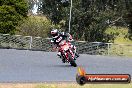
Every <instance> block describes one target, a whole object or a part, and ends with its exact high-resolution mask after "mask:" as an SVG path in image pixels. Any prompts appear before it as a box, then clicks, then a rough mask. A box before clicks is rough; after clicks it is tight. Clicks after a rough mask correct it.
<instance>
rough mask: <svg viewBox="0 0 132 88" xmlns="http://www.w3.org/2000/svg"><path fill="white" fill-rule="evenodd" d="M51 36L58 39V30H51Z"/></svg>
mask: <svg viewBox="0 0 132 88" xmlns="http://www.w3.org/2000/svg"><path fill="white" fill-rule="evenodd" d="M51 36H52V37H53V38H56V37H58V30H57V29H52V30H51Z"/></svg>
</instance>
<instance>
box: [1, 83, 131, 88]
mask: <svg viewBox="0 0 132 88" xmlns="http://www.w3.org/2000/svg"><path fill="white" fill-rule="evenodd" d="M0 88H132V83H130V84H85V85H83V86H80V85H78V84H76V83H34V84H29V83H25V84H19V83H14V84H12V83H1V84H0Z"/></svg>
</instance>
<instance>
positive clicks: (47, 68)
mask: <svg viewBox="0 0 132 88" xmlns="http://www.w3.org/2000/svg"><path fill="white" fill-rule="evenodd" d="M76 62H77V64H78V66H82V67H83V68H84V69H85V70H86V73H88V74H95V73H99V74H107V73H108V74H111V73H112V74H130V75H132V58H123V57H110V56H109V57H107V56H92V55H84V54H81V55H80V57H79V58H78V60H77V61H76ZM76 73H77V67H71V66H70V64H68V63H65V64H64V63H62V62H61V60H60V59H59V58H58V57H57V56H56V53H55V52H43V51H29V50H15V49H0V82H2V83H3V82H24V83H25V82H61V81H63V82H64V81H73V82H75V81H76V80H75V79H76V77H75V76H76Z"/></svg>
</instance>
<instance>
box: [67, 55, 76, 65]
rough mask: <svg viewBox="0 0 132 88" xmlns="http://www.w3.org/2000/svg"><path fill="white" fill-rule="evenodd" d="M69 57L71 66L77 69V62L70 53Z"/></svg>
mask: <svg viewBox="0 0 132 88" xmlns="http://www.w3.org/2000/svg"><path fill="white" fill-rule="evenodd" d="M68 57H69V61H70V64H71V66H74V67H77V64H76V62H75V61H74V59H73V58H72V55H71V54H70V53H68Z"/></svg>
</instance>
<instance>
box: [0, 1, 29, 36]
mask: <svg viewBox="0 0 132 88" xmlns="http://www.w3.org/2000/svg"><path fill="white" fill-rule="evenodd" d="M27 12H28V4H27V2H26V1H25V0H0V33H4V34H6V33H9V34H14V33H15V30H16V26H17V25H18V23H19V21H20V20H22V19H23V18H25V17H27Z"/></svg>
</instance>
